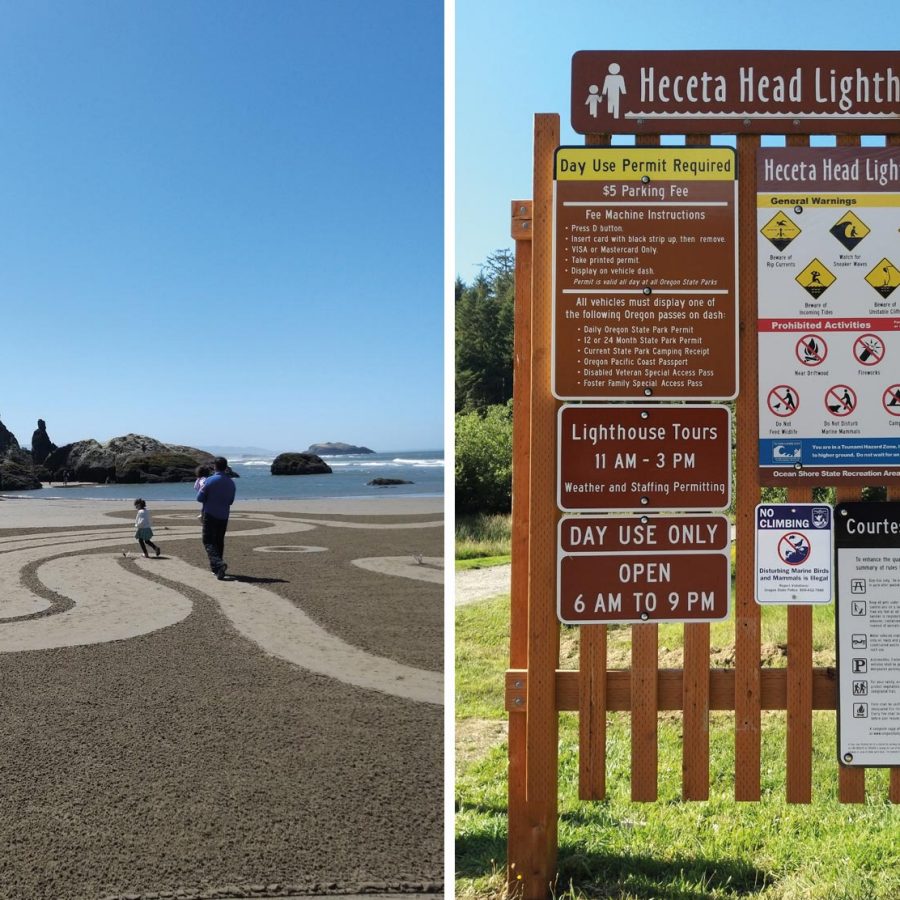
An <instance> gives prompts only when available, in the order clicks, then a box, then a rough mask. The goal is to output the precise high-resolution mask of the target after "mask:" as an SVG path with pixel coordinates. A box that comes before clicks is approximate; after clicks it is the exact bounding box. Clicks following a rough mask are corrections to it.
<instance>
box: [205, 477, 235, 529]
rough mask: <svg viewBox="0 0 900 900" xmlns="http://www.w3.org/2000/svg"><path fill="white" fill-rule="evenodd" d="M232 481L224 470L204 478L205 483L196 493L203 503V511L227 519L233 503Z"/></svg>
mask: <svg viewBox="0 0 900 900" xmlns="http://www.w3.org/2000/svg"><path fill="white" fill-rule="evenodd" d="M234 494H235V488H234V481H232V479H231V478H229V477H228V476H227V475H226V474H225V473H224V472H216V474H215V475H210V477H209V478H207V479H206V484H204V485H203V487H202V488H201V489H200V491H199V493H198V494H197V499H198V500H199V501H200V502H201V503H202V504H203V512H204V513H209V514H210V515H211V516H212V517H213V518H215V519H227V518H228V513H229V511H230V508H231V504H232V503H234Z"/></svg>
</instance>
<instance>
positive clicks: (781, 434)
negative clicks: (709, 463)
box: [757, 147, 900, 486]
mask: <svg viewBox="0 0 900 900" xmlns="http://www.w3.org/2000/svg"><path fill="white" fill-rule="evenodd" d="M757 189H758V194H757V223H758V237H757V251H758V254H757V257H758V272H757V276H758V277H757V284H758V291H759V294H758V317H759V318H758V322H757V330H758V348H759V359H760V360H761V361H762V364H761V365H760V371H759V381H758V390H759V395H758V396H759V465H760V481H761V483H762V484H765V485H788V484H791V483H794V484H800V483H803V484H807V485H810V486H812V485H817V484H818V485H845V484H859V485H861V484H888V483H897V482H900V398H897V397H896V396H895V395H896V390H897V381H898V378H897V375H896V373H897V372H898V371H900V291H898V290H897V288H898V287H900V269H898V268H897V266H898V265H900V251H898V234H900V148H895V147H880V148H876V147H815V148H813V147H778V148H776V147H766V148H762V149H760V150H758V151H757Z"/></svg>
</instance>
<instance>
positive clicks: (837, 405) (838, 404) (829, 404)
mask: <svg viewBox="0 0 900 900" xmlns="http://www.w3.org/2000/svg"><path fill="white" fill-rule="evenodd" d="M825 407H826V409H827V410H828V412H830V413H831V415H833V416H837V417H838V418H839V419H843V418H844V417H845V416H849V415H850V413H852V412H853V410H855V409H856V392H855V391H854V390H853V388H851V387H848V386H847V385H846V384H836V385H835V386H834V387H830V388H828V390H827V391H826V393H825Z"/></svg>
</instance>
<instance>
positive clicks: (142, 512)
mask: <svg viewBox="0 0 900 900" xmlns="http://www.w3.org/2000/svg"><path fill="white" fill-rule="evenodd" d="M134 527H135V528H151V527H152V526H151V525H150V510H149V509H139V510H138V513H137V516H136V517H135V520H134Z"/></svg>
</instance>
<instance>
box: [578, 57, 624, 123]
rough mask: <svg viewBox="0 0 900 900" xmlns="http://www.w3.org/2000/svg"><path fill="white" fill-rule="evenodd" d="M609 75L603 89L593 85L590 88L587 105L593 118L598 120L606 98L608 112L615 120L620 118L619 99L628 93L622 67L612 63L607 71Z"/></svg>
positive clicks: (604, 81) (605, 79)
mask: <svg viewBox="0 0 900 900" xmlns="http://www.w3.org/2000/svg"><path fill="white" fill-rule="evenodd" d="M607 71H608V72H609V74H608V75H607V76H606V77H605V78H604V79H603V89H602V90H601V88H600V86H599V85H596V84H592V85H591V86H590V87H589V88H588V96H587V100H585V101H584V102H585V105H586V106H587V107H588V111H589V112H590V114H591V116H593V118H595V119H596V118H597V116H598V115H599V114H600V113H599V107H600V104H601V103H602V102H603V98H604V97H606V111H607V113H609V115H611V116H612V117H613V118H614V119H618V118H619V97H620V96H621V95H622V94H626V93H628V92H627V91H626V90H625V77H624V76H623V75H622V74H621V67H620V66H619V64H618V63H610V64H609V68H608V70H607Z"/></svg>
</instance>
